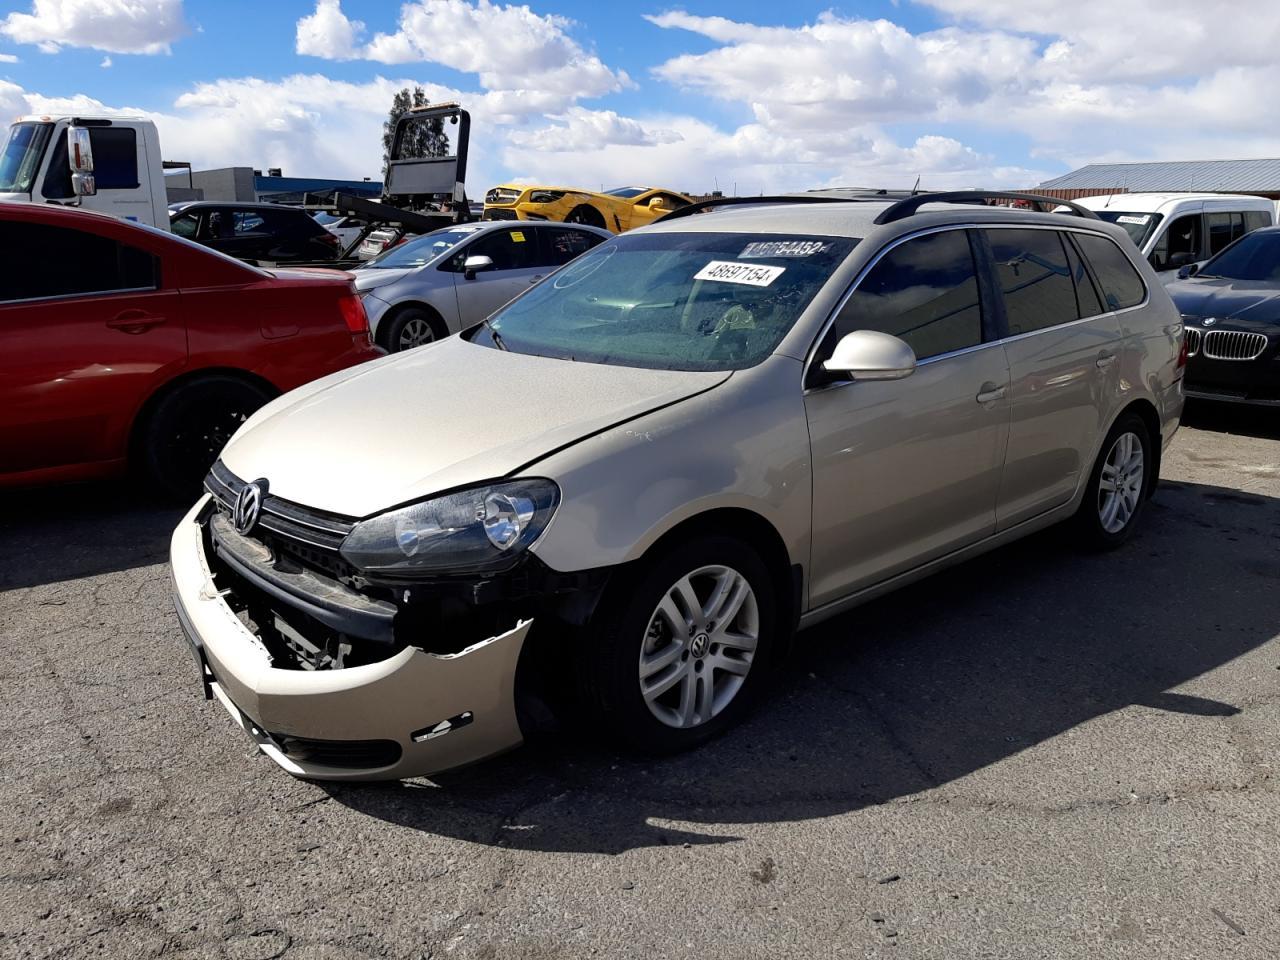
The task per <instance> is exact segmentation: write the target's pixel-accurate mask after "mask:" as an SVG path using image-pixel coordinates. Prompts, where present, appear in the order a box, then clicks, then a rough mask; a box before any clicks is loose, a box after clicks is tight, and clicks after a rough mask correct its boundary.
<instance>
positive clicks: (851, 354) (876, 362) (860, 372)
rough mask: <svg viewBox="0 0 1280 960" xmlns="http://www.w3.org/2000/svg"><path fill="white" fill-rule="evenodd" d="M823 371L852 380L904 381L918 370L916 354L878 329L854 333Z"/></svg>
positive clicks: (896, 339)
mask: <svg viewBox="0 0 1280 960" xmlns="http://www.w3.org/2000/svg"><path fill="white" fill-rule="evenodd" d="M822 369H823V370H825V371H826V372H827V373H830V374H837V375H840V376H844V377H848V378H849V379H850V380H901V379H902V378H903V377H909V376H911V374H912V373H913V372H914V371H915V369H916V354H915V351H914V350H912V349H911V347H909V346H908V345H907V343H906V342H905V341H903V340H899V339H898V338H897V337H895V336H893V335H891V334H888V333H881V332H880V331H878V330H854V331H853V332H852V333H846V334H845V335H844V336H843V337H841V338H840V342H839V343H837V344H836V348H835V350H834V351H832V353H831V356H830V357H829V358H828V359H827V360H825V361H823V364H822Z"/></svg>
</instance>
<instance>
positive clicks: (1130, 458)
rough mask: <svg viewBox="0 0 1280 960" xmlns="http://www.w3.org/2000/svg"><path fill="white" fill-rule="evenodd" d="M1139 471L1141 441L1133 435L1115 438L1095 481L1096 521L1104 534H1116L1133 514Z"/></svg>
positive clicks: (1138, 493) (1138, 497) (1139, 485)
mask: <svg viewBox="0 0 1280 960" xmlns="http://www.w3.org/2000/svg"><path fill="white" fill-rule="evenodd" d="M1143 468H1144V463H1143V452H1142V439H1141V438H1140V437H1139V436H1138V435H1137V434H1136V433H1133V432H1127V433H1122V434H1120V436H1118V437H1116V440H1115V443H1113V444H1112V445H1111V449H1110V450H1109V451H1108V452H1107V458H1106V460H1104V461H1103V464H1102V475H1101V476H1100V477H1099V478H1098V519H1099V520H1100V521H1101V523H1102V529H1103V530H1105V531H1106V532H1107V533H1113V534H1114V533H1119V532H1120V531H1121V530H1123V529H1124V528H1125V527H1126V526H1127V525H1128V523H1129V521H1130V520H1131V519H1133V515H1134V513H1136V512H1137V510H1138V504H1139V503H1140V502H1141V500H1142V484H1143Z"/></svg>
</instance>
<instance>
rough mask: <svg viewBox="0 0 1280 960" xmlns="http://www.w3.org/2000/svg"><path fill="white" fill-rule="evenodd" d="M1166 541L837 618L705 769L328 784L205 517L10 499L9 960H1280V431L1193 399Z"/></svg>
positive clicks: (1, 553)
mask: <svg viewBox="0 0 1280 960" xmlns="http://www.w3.org/2000/svg"><path fill="white" fill-rule="evenodd" d="M1163 477H1164V480H1165V482H1164V484H1163V486H1162V487H1161V489H1160V491H1159V493H1158V494H1157V496H1156V499H1155V500H1154V501H1153V502H1152V503H1151V504H1150V506H1149V513H1148V514H1147V515H1146V517H1145V522H1144V525H1143V527H1142V528H1141V530H1140V531H1139V534H1138V536H1137V537H1136V539H1135V540H1134V541H1133V542H1132V543H1130V544H1129V545H1128V546H1126V547H1124V548H1123V549H1121V550H1120V551H1118V552H1115V553H1111V554H1105V555H1100V556H1086V555H1082V554H1080V553H1078V552H1076V551H1075V550H1074V549H1073V548H1072V547H1071V545H1070V544H1069V542H1068V541H1067V540H1066V538H1065V537H1064V536H1063V534H1062V533H1061V532H1060V531H1049V532H1047V533H1045V534H1042V535H1038V536H1035V537H1033V538H1031V539H1029V540H1027V541H1024V542H1021V543H1019V544H1016V545H1014V546H1012V547H1009V548H1006V549H1003V550H1001V551H999V552H998V553H995V554H993V555H990V556H988V557H986V558H983V559H980V560H978V561H975V562H972V563H969V564H967V565H965V566H963V567H960V568H957V569H954V570H952V571H949V572H947V573H944V574H942V575H939V576H937V577H934V578H933V579H931V580H928V581H926V582H923V583H921V584H918V585H916V586H914V587H911V588H908V589H907V590H905V591H902V592H900V593H898V594H895V595H892V596H889V597H887V598H884V599H882V600H879V601H876V602H874V603H873V604H871V605H868V606H866V607H863V608H861V609H859V610H856V611H854V612H853V613H851V614H848V615H845V616H843V617H841V618H839V619H837V620H834V621H831V622H829V623H827V624H825V625H823V626H822V627H820V628H817V629H815V630H813V631H811V632H809V633H807V634H804V635H803V642H802V643H801V644H800V645H799V647H798V649H797V651H796V653H795V655H794V656H793V657H792V659H791V660H790V661H789V663H788V664H787V666H786V668H785V669H784V671H783V673H782V675H781V676H780V677H779V678H778V684H777V689H776V691H775V695H774V696H773V698H772V699H771V700H770V702H769V703H768V705H767V706H766V708H765V709H763V710H762V711H760V712H759V713H758V714H757V715H756V716H755V718H754V719H753V720H752V721H751V722H750V723H748V724H747V725H745V726H744V727H742V728H740V729H738V730H736V731H734V732H732V733H731V734H729V735H728V736H727V737H725V738H724V739H722V740H719V741H717V742H715V743H713V744H711V745H710V746H708V747H706V748H704V749H702V750H699V751H697V752H695V753H691V754H688V755H684V756H680V757H677V758H674V759H669V760H661V761H655V760H644V759H635V758H625V757H619V756H617V755H614V754H612V753H609V752H607V751H604V750H602V749H601V748H599V747H596V746H592V745H591V744H589V743H586V742H583V740H582V739H581V738H579V737H576V736H572V735H567V734H564V733H561V734H554V733H552V734H546V735H543V736H541V737H539V738H538V739H537V740H536V741H535V742H533V743H531V744H529V745H527V746H526V747H525V748H523V749H521V750H519V751H517V752H516V753H514V754H511V755H508V756H506V757H503V758H500V759H498V760H495V761H491V762H488V763H485V764H482V765H479V766H476V767H472V768H470V769H467V770H463V771H459V772H455V773H453V774H450V775H448V776H441V777H439V778H438V780H437V781H436V782H432V783H428V782H425V781H417V782H408V783H401V784H382V785H343V786H333V785H324V784H316V783H304V782H299V781H296V780H294V779H291V778H290V777H288V776H287V775H285V774H284V773H283V772H281V771H280V770H279V769H277V768H276V767H275V766H274V765H273V764H272V763H271V762H270V761H269V760H267V759H266V758H264V757H261V756H258V755H256V749H255V748H254V747H253V745H252V744H251V742H250V741H249V740H248V739H247V738H245V737H244V736H243V734H241V733H240V732H239V731H238V730H236V729H235V728H234V726H233V724H232V722H231V721H230V719H229V718H228V717H227V716H226V714H225V713H224V711H223V710H222V709H221V707H219V706H218V705H217V704H216V703H205V702H203V701H202V700H201V699H200V697H199V693H198V690H197V686H196V682H195V670H194V667H193V664H192V660H191V657H190V654H189V653H188V651H187V650H186V648H185V647H184V643H183V641H182V639H181V636H180V634H179V630H178V626H177V622H176V620H175V617H174V614H173V612H172V608H171V605H170V599H169V577H168V572H167V569H166V563H165V561H166V551H167V542H168V536H169V533H170V531H171V530H172V528H173V525H174V523H175V521H176V520H177V518H178V516H179V514H180V511H178V510H176V509H167V508H157V507H155V506H154V505H150V504H148V503H147V502H146V501H145V500H143V499H141V498H140V497H138V496H137V495H136V494H135V493H134V492H133V491H132V490H131V489H130V487H129V486H128V485H127V484H114V485H95V486H87V487H86V486H81V487H68V488H61V489H46V490H40V491H35V492H25V493H23V492H10V493H7V494H5V496H4V499H3V500H0V704H3V722H4V727H5V730H6V732H7V734H8V735H7V736H6V737H5V740H4V743H3V745H2V746H0V756H2V757H3V760H2V762H0V842H2V843H3V848H4V851H5V853H4V857H3V875H2V876H0V904H3V907H4V908H3V909H0V956H6V957H8V956H13V957H82V956H95V955H111V956H130V957H149V956H158V955H161V954H163V955H164V956H166V957H201V958H204V957H224V956H225V957H231V958H255V957H258V958H266V957H288V958H321V957H326V958H327V957H335V958H336V957H397V958H398V957H405V958H420V957H442V956H457V957H476V958H479V957H492V958H505V957H530V958H532V957H587V956H601V957H704V958H712V957H769V958H776V957H864V956H866V957H879V956H893V957H904V958H906V957H921V958H939V960H941V958H968V957H974V958H977V957H992V958H995V957H1027V958H1045V957H1062V958H1080V957H1152V956H1160V957H1188V958H1197V960H1199V958H1205V957H1211V956H1212V957H1216V956H1233V957H1274V956H1277V955H1280V902H1278V901H1277V898H1276V891H1277V890H1280V796H1278V795H1277V781H1276V776H1275V772H1276V770H1275V763H1276V761H1275V750H1274V745H1275V743H1276V739H1277V736H1280V695H1278V693H1277V690H1278V685H1280V600H1277V597H1280V418H1277V416H1276V415H1275V413H1273V412H1270V411H1265V412H1261V413H1259V412H1255V411H1238V410H1230V409H1228V410H1204V409H1193V410H1191V411H1190V419H1189V424H1188V425H1187V426H1185V427H1184V428H1183V430H1182V432H1181V433H1180V434H1179V435H1178V437H1177V439H1176V442H1175V445H1174V447H1173V448H1172V450H1171V451H1170V453H1169V455H1168V457H1167V459H1166V461H1165V463H1164V468H1163Z"/></svg>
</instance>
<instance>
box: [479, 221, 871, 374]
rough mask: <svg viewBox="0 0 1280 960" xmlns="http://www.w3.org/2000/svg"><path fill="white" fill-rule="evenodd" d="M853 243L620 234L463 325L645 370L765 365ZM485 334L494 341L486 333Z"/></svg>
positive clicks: (508, 345) (528, 346)
mask: <svg viewBox="0 0 1280 960" xmlns="http://www.w3.org/2000/svg"><path fill="white" fill-rule="evenodd" d="M856 243H857V240H854V239H851V238H847V237H823V236H779V235H770V234H751V233H709V232H703V231H691V232H688V233H669V232H661V233H645V232H643V231H641V232H638V233H627V234H623V235H622V236H620V237H616V238H614V239H613V240H612V241H610V242H609V243H606V244H603V245H601V246H597V247H595V248H593V249H591V250H589V251H587V252H586V253H584V254H583V255H582V256H580V257H579V258H578V259H576V260H574V261H573V262H572V263H570V264H568V265H567V266H566V267H564V269H562V270H560V271H558V272H557V273H556V274H555V276H553V277H550V278H548V279H547V280H545V281H544V282H542V283H540V284H538V285H537V286H535V287H532V288H531V289H530V290H529V291H528V292H527V293H525V294H524V295H523V296H521V297H519V298H517V299H516V300H514V301H512V302H511V303H509V304H507V306H505V307H503V308H502V309H500V310H499V311H498V312H497V313H495V314H494V315H493V316H491V317H490V318H489V326H484V325H481V326H478V327H474V328H472V330H471V331H470V333H469V334H468V338H469V339H470V340H471V341H472V342H474V343H478V344H483V345H485V346H492V347H496V348H498V349H502V348H505V349H508V350H511V351H513V352H515V353H528V354H536V355H539V356H546V357H557V358H560V359H565V360H576V361H579V362H586V363H604V364H613V365H616V366H625V367H646V368H649V369H655V370H739V369H743V368H745V367H750V366H754V365H755V364H757V363H760V362H761V361H762V360H764V359H765V358H766V357H767V356H769V354H770V353H772V352H773V350H774V348H775V347H776V346H777V345H778V343H779V342H780V341H781V340H782V338H783V337H784V336H785V335H786V333H787V331H788V330H790V329H791V327H792V326H793V325H794V324H795V322H796V320H797V319H798V318H799V317H800V315H801V314H802V313H803V312H804V310H805V308H806V307H807V306H808V305H809V302H810V301H811V300H812V299H813V298H814V296H815V295H816V294H817V293H818V291H819V290H821V289H822V288H823V287H824V286H826V284H827V283H828V281H829V280H830V279H831V274H832V272H833V271H834V270H835V269H836V267H838V266H839V265H840V263H841V262H842V261H843V260H844V259H845V258H846V257H847V256H848V255H849V251H851V250H852V249H853V247H854V245H855V244H856ZM493 331H496V332H497V334H498V336H497V337H496V338H495V337H494V336H493Z"/></svg>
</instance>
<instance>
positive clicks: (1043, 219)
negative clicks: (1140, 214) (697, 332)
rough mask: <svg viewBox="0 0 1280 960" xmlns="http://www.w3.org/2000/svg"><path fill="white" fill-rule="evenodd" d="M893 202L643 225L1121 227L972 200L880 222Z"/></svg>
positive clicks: (785, 230)
mask: <svg viewBox="0 0 1280 960" xmlns="http://www.w3.org/2000/svg"><path fill="white" fill-rule="evenodd" d="M892 205H893V204H892V202H891V201H885V200H860V201H857V200H855V201H850V202H848V203H839V202H835V203H821V202H819V203H773V204H770V203H762V204H760V205H743V206H730V207H721V208H719V209H712V210H710V211H708V212H707V213H701V214H695V215H693V216H689V217H680V218H676V219H673V220H669V221H665V222H659V223H656V224H654V225H652V226H649V227H644V228H643V229H644V230H645V231H646V232H647V231H653V230H662V231H671V232H676V233H679V232H685V231H698V232H708V233H710V232H723V231H733V232H742V233H776V234H817V235H819V236H829V237H854V238H862V237H865V236H867V235H868V234H870V233H871V232H873V231H885V232H892V233H909V232H914V231H915V230H918V229H921V228H925V227H931V226H943V225H946V224H952V223H961V222H962V223H1032V224H1034V223H1041V224H1046V225H1049V226H1055V227H1066V226H1083V227H1087V228H1090V229H1097V230H1099V231H1101V232H1106V233H1113V232H1115V230H1117V229H1118V228H1116V227H1113V226H1112V225H1110V224H1107V223H1104V222H1102V221H1100V220H1095V219H1093V218H1092V217H1089V218H1084V217H1078V216H1073V215H1070V214H1063V213H1038V212H1035V211H1032V210H1024V209H1018V208H1014V207H995V206H981V205H978V204H971V203H937V204H928V205H926V206H924V207H923V208H922V209H921V210H920V211H919V212H918V213H915V214H912V215H910V216H906V217H903V218H902V219H900V220H894V221H891V222H890V223H888V224H877V223H875V219H876V217H877V216H879V215H880V214H881V213H882V212H884V211H885V210H886V209H888V208H889V207H890V206H892Z"/></svg>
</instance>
